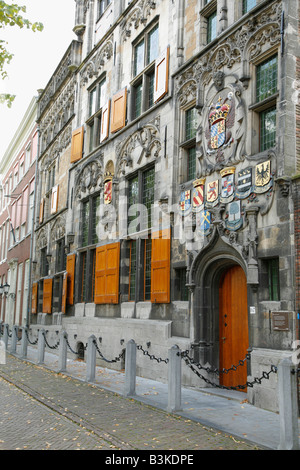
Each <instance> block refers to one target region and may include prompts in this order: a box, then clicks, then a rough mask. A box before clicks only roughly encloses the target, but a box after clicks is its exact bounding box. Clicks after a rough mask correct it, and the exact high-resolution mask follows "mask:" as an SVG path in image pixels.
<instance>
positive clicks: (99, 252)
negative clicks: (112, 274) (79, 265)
mask: <svg viewBox="0 0 300 470" xmlns="http://www.w3.org/2000/svg"><path fill="white" fill-rule="evenodd" d="M105 275H106V246H99V247H98V248H96V264H95V297H94V302H95V304H105V303H106V282H105V281H106V280H105Z"/></svg>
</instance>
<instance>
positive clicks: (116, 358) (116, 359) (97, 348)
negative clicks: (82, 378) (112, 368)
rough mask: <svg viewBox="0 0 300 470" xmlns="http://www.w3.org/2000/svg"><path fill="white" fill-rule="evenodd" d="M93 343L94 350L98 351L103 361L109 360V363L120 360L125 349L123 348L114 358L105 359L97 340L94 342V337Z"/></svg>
mask: <svg viewBox="0 0 300 470" xmlns="http://www.w3.org/2000/svg"><path fill="white" fill-rule="evenodd" d="M93 343H94V345H95V346H96V350H97V352H98V353H99V355H100V357H101V358H102V359H103V360H104V361H105V362H109V363H113V362H118V361H120V360H121V359H122V357H123V356H124V353H125V351H124V350H123V351H122V352H121V353H120V354H119V356H117V357H115V359H112V360H109V359H106V358H105V357H104V356H103V354H102V352H101V351H100V349H99V347H98V344H97V342H96V340H95V339H94V340H93Z"/></svg>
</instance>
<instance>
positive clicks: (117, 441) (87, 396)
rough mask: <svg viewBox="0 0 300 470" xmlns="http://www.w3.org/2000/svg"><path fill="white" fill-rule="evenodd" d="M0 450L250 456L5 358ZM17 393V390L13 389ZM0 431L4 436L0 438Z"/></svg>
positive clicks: (174, 421) (213, 435) (228, 442)
mask: <svg viewBox="0 0 300 470" xmlns="http://www.w3.org/2000/svg"><path fill="white" fill-rule="evenodd" d="M0 377H3V379H4V380H3V379H2V380H0V391H1V397H0V406H1V410H5V412H4V413H1V421H0V422H1V429H0V450H5V449H12V448H27V449H45V448H47V446H48V448H49V447H51V449H91V448H93V449H103V450H104V449H106V450H108V449H110V450H111V449H127V450H133V449H134V450H148V451H149V450H150V451H158V450H174V451H176V450H185V451H187V450H190V451H192V450H193V451H195V450H201V449H206V450H254V449H257V446H255V445H252V444H250V443H247V442H244V441H241V440H238V439H236V438H233V437H232V436H229V435H227V434H225V433H223V432H219V431H217V430H213V429H209V428H207V427H205V426H203V425H201V424H200V423H196V422H194V421H191V420H188V419H184V418H182V417H178V416H175V415H172V414H169V413H167V412H165V411H162V410H158V409H156V408H153V407H151V406H149V405H145V404H143V403H140V402H138V401H136V400H134V399H130V398H124V397H123V396H121V395H118V394H116V393H113V392H110V391H107V390H103V389H101V388H99V387H97V386H95V385H92V384H88V383H86V382H82V381H80V380H76V379H73V378H71V377H69V376H66V375H63V374H57V373H55V372H53V371H50V370H48V369H46V368H43V367H41V366H37V365H34V364H32V363H29V362H26V361H22V360H20V359H18V358H16V357H14V356H11V355H8V356H7V363H6V364H5V365H0ZM16 387H17V388H18V389H19V390H18V389H17V388H16ZM3 430H4V432H3Z"/></svg>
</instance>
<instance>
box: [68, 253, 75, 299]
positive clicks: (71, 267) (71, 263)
mask: <svg viewBox="0 0 300 470" xmlns="http://www.w3.org/2000/svg"><path fill="white" fill-rule="evenodd" d="M75 260H76V255H75V254H72V255H68V256H67V269H66V270H67V276H68V281H67V302H68V304H69V305H73V304H74V283H75Z"/></svg>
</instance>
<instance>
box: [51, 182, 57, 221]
mask: <svg viewBox="0 0 300 470" xmlns="http://www.w3.org/2000/svg"><path fill="white" fill-rule="evenodd" d="M58 188H59V186H58V185H56V186H53V188H52V194H51V214H56V212H57V209H58Z"/></svg>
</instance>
